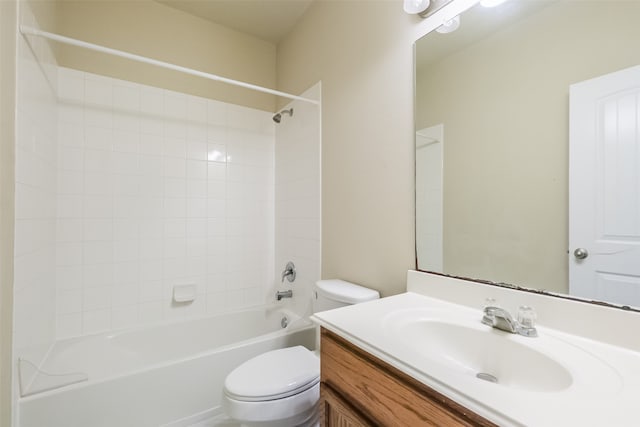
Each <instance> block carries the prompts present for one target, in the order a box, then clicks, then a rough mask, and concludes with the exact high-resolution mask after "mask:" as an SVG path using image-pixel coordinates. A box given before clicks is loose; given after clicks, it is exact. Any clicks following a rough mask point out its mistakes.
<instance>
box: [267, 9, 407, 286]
mask: <svg viewBox="0 0 640 427" xmlns="http://www.w3.org/2000/svg"><path fill="white" fill-rule="evenodd" d="M418 21H419V20H416V17H414V16H409V15H406V14H405V13H404V12H403V10H402V4H401V3H399V2H395V1H365V2H363V1H324V0H320V1H316V2H315V3H314V4H312V6H311V7H310V9H309V10H308V11H307V13H306V15H305V16H304V17H303V19H302V20H301V22H299V24H298V25H297V27H296V28H295V29H294V31H293V32H292V33H291V34H290V35H289V36H288V37H287V38H286V39H285V40H284V41H282V42H281V43H280V44H279V45H278V68H277V70H278V73H277V75H278V88H279V89H280V90H284V91H288V92H292V93H299V92H301V91H302V90H304V89H305V88H307V87H309V86H311V85H312V84H313V83H315V82H317V81H318V80H322V277H323V278H334V277H339V278H342V279H345V280H351V281H354V282H357V283H360V284H362V285H365V286H369V287H372V288H375V289H378V290H380V291H381V292H382V293H383V294H384V295H389V294H395V293H399V292H403V291H404V290H405V289H406V272H407V270H408V269H410V268H414V267H415V259H414V257H415V254H414V154H413V141H414V138H413V59H412V58H413V56H412V43H413V32H414V31H415V27H416V22H418Z"/></svg>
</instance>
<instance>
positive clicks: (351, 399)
mask: <svg viewBox="0 0 640 427" xmlns="http://www.w3.org/2000/svg"><path fill="white" fill-rule="evenodd" d="M320 348H321V357H320V364H321V368H320V369H321V370H320V381H321V382H320V417H321V425H322V426H325V427H359V426H410V427H415V426H434V427H443V426H447V427H449V426H452V427H454V426H496V424H493V423H491V422H489V421H488V420H486V419H484V418H482V417H480V416H479V415H477V414H475V413H473V412H471V411H469V410H468V409H466V408H464V407H463V406H461V405H459V404H457V403H456V402H454V401H452V400H451V399H449V398H447V397H445V396H443V395H442V394H440V393H438V392H436V391H435V390H433V389H431V388H430V387H427V386H426V385H424V384H423V383H421V382H419V381H417V380H416V379H414V378H412V377H410V376H409V375H407V374H405V373H403V372H401V371H399V370H398V369H396V368H394V367H392V366H391V365H389V364H388V363H386V362H383V361H382V360H380V359H378V358H376V357H375V356H373V355H371V354H369V353H368V352H366V351H364V350H362V349H360V348H358V347H356V346H355V345H353V344H351V343H349V342H348V341H346V340H345V339H343V338H341V337H339V336H337V335H336V334H334V333H332V332H330V331H328V330H326V329H324V328H322V329H321V344H320Z"/></svg>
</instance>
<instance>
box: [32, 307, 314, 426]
mask: <svg viewBox="0 0 640 427" xmlns="http://www.w3.org/2000/svg"><path fill="white" fill-rule="evenodd" d="M294 345H303V346H305V347H307V348H309V349H314V348H315V327H314V326H313V324H312V323H311V322H310V321H309V320H308V319H306V318H300V317H299V316H297V315H295V314H294V313H292V312H288V311H285V310H283V309H281V308H278V307H266V308H265V307H259V308H256V309H251V310H242V311H237V312H232V313H229V314H224V315H218V316H213V317H207V318H201V319H195V320H188V321H184V322H179V323H169V324H165V325H160V326H151V327H140V328H135V329H130V330H124V331H121V332H110V333H104V334H98V335H92V336H87V337H79V338H72V339H67V340H63V341H59V342H57V343H56V344H55V345H54V347H53V348H52V350H51V351H50V353H49V355H48V357H47V359H46V361H45V362H44V364H43V366H42V371H44V372H49V373H60V372H67V373H68V372H82V373H83V375H85V378H86V380H84V381H80V382H76V383H75V384H70V385H65V386H62V387H59V388H55V389H52V390H48V391H42V392H39V393H35V394H32V395H28V396H26V397H23V398H21V399H20V411H19V417H20V426H21V427H43V426H47V427H103V426H104V427H114V426H118V427H128V426H131V427H133V426H135V427H144V426H154V427H157V426H170V427H182V426H188V425H191V424H194V423H196V422H198V421H201V420H205V419H209V418H212V417H215V416H217V415H219V414H221V413H222V411H221V408H220V404H221V399H222V389H223V383H224V379H225V377H226V376H227V374H228V373H229V372H231V370H233V369H234V368H235V367H236V366H238V365H240V364H241V363H242V362H244V361H246V360H248V359H249V358H252V357H254V356H256V355H258V354H261V353H264V352H265V351H269V350H274V349H277V348H283V347H289V346H294ZM27 392H28V390H27Z"/></svg>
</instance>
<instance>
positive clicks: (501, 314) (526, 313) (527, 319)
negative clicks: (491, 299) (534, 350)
mask: <svg viewBox="0 0 640 427" xmlns="http://www.w3.org/2000/svg"><path fill="white" fill-rule="evenodd" d="M483 312H484V316H483V317H482V323H484V324H485V325H489V326H491V327H492V328H496V329H500V330H501V331H506V332H510V333H512V334H519V335H522V336H525V337H537V336H538V331H536V328H535V326H534V322H535V313H534V312H533V310H532V309H531V308H530V307H527V306H521V307H520V310H519V312H518V320H515V319H514V318H513V317H512V316H511V314H510V313H509V312H508V311H507V310H505V309H504V308H500V307H496V306H487V307H485V308H484V310H483Z"/></svg>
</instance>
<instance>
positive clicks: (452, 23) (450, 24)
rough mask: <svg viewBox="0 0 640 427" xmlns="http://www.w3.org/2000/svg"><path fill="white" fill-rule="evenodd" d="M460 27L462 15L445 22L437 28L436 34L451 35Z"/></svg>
mask: <svg viewBox="0 0 640 427" xmlns="http://www.w3.org/2000/svg"><path fill="white" fill-rule="evenodd" d="M458 27H460V15H458V16H456V17H453V18H451V19H449V20H448V21H444V22H443V23H442V25H440V26H439V27H438V28H436V32H438V33H440V34H449V33H453V32H454V31H455V30H457V29H458Z"/></svg>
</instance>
